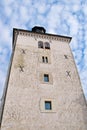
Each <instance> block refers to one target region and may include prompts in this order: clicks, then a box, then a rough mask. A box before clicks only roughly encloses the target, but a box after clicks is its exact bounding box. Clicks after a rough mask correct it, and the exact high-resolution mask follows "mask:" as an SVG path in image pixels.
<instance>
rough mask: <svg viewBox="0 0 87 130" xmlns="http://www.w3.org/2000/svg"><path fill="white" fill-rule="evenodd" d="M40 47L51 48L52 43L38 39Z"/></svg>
mask: <svg viewBox="0 0 87 130" xmlns="http://www.w3.org/2000/svg"><path fill="white" fill-rule="evenodd" d="M38 48H42V49H50V44H49V43H48V42H44V43H43V42H42V41H38Z"/></svg>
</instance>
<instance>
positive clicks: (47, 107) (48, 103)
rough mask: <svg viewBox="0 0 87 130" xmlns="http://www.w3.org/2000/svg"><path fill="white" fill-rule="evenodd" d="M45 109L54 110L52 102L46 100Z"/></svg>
mask: <svg viewBox="0 0 87 130" xmlns="http://www.w3.org/2000/svg"><path fill="white" fill-rule="evenodd" d="M45 110H52V102H51V101H45Z"/></svg>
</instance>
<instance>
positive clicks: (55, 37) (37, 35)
mask: <svg viewBox="0 0 87 130" xmlns="http://www.w3.org/2000/svg"><path fill="white" fill-rule="evenodd" d="M15 34H16V35H17V34H18V35H21V36H26V37H33V38H34V39H35V40H37V39H38V38H41V39H48V40H50V41H53V40H55V41H61V42H67V43H70V41H71V38H70V37H63V36H59V35H52V34H44V33H42V34H40V33H33V32H29V31H22V30H15Z"/></svg>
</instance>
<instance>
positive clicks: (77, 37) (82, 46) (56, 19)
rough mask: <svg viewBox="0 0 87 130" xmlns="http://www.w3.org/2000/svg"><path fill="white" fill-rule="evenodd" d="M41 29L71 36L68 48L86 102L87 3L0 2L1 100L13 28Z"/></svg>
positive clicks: (46, 0) (59, 0)
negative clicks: (69, 48) (40, 27)
mask: <svg viewBox="0 0 87 130" xmlns="http://www.w3.org/2000/svg"><path fill="white" fill-rule="evenodd" d="M34 26H43V27H44V28H45V29H46V32H47V33H52V34H57V35H64V36H71V37H72V41H71V43H70V47H71V50H72V53H73V56H74V59H75V63H76V66H77V68H78V72H79V76H80V79H81V84H82V88H83V91H84V94H85V97H86V99H87V0H0V98H1V97H2V93H3V88H4V86H5V80H6V74H7V68H8V65H9V61H10V56H11V52H12V33H13V32H12V31H13V28H20V29H25V30H31V28H32V27H34Z"/></svg>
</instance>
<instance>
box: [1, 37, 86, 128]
mask: <svg viewBox="0 0 87 130" xmlns="http://www.w3.org/2000/svg"><path fill="white" fill-rule="evenodd" d="M38 35H39V34H38ZM50 37H51V36H49V39H50ZM49 39H44V38H42V37H41V38H34V37H32V36H24V35H18V38H17V43H16V48H15V53H14V58H13V63H12V68H11V72H10V79H9V85H8V91H7V96H6V101H5V107H4V114H3V120H2V127H1V130H44V129H45V130H87V107H86V102H85V100H84V96H83V91H82V87H81V84H80V79H79V76H78V73H77V69H76V66H75V63H74V60H73V57H72V54H71V50H70V47H69V44H68V42H67V41H66V42H64V41H58V40H51V41H50V40H49ZM38 41H43V42H49V43H50V50H46V49H40V48H38ZM44 55H46V56H48V57H49V58H48V59H50V62H49V63H48V64H46V63H41V56H44ZM44 73H48V74H49V75H50V81H49V83H45V82H44V81H43V74H44ZM45 100H50V101H52V110H49V111H48V110H45V108H44V101H45Z"/></svg>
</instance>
